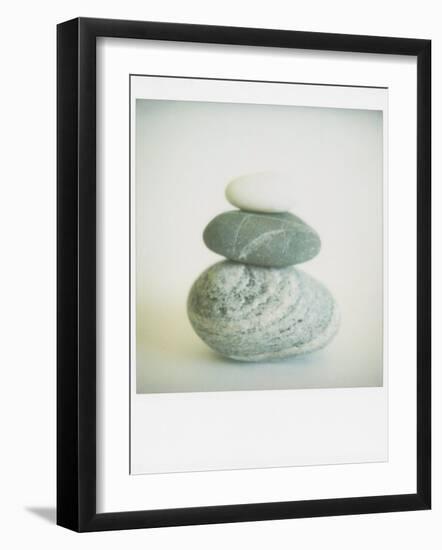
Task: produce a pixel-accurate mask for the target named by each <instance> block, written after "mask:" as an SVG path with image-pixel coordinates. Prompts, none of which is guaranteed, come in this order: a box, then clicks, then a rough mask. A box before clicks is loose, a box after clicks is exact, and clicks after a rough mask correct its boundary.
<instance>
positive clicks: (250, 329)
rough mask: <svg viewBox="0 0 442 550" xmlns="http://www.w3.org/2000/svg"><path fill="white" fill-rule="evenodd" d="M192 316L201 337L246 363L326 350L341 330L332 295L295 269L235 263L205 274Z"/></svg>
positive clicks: (196, 288) (194, 294) (191, 304)
mask: <svg viewBox="0 0 442 550" xmlns="http://www.w3.org/2000/svg"><path fill="white" fill-rule="evenodd" d="M187 312H188V316H189V319H190V322H191V324H192V326H193V328H194V330H195V331H196V333H197V334H198V335H199V336H200V338H201V339H202V340H203V341H204V342H205V343H206V344H207V345H208V346H210V347H211V348H212V349H214V350H216V351H217V352H219V353H221V354H222V355H225V356H227V357H230V358H232V359H237V360H240V361H264V360H273V359H280V358H283V357H289V356H294V355H299V354H304V353H308V352H312V351H315V350H317V349H320V348H322V347H324V346H325V345H326V344H327V343H328V342H329V341H330V340H331V339H332V338H333V336H334V335H335V333H336V331H337V329H338V326H339V312H338V309H337V306H336V303H335V301H334V299H333V297H332V295H331V294H330V292H329V291H328V290H327V289H326V288H325V287H324V286H323V285H322V284H321V283H319V282H318V281H316V280H315V279H314V278H313V277H311V276H310V275H308V274H306V273H304V272H303V271H300V270H298V269H297V268H295V267H287V268H283V269H272V268H263V267H255V266H248V265H243V264H238V263H235V262H230V261H223V262H219V263H217V264H215V265H213V266H211V267H210V268H209V269H207V270H206V271H204V272H203V273H202V274H201V275H200V277H199V278H198V279H197V280H196V281H195V283H194V284H193V286H192V289H191V291H190V294H189V298H188V302H187Z"/></svg>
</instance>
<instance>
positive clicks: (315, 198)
mask: <svg viewBox="0 0 442 550" xmlns="http://www.w3.org/2000/svg"><path fill="white" fill-rule="evenodd" d="M57 31H58V33H57V36H58V62H57V67H58V105H57V110H58V129H57V135H58V155H57V156H58V172H57V175H58V308H57V309H58V358H57V360H58V383H57V403H58V405H57V413H58V426H57V436H58V444H57V453H58V474H57V487H58V489H57V500H58V503H57V522H58V524H59V525H62V526H64V527H67V528H69V529H73V530H76V531H100V530H110V529H130V528H143V527H161V526H174V525H188V524H207V523H222V522H239V521H254V520H271V519H284V518H299V517H315V516H325V515H344V514H362V513H373V512H376V513H377V512H393V511H405V510H424V509H428V508H430V506H431V496H430V495H431V482H430V475H431V467H430V466H431V448H430V435H431V425H430V409H431V402H430V398H431V391H430V390H431V381H430V350H431V342H430V317H431V316H430V292H431V290H430V282H431V281H430V272H431V270H430V225H431V221H430V212H431V203H430V198H431V192H430V185H431V178H430V164H431V157H430V150H431V147H430V138H431V120H430V112H431V111H430V110H431V105H430V103H431V91H430V90H431V88H430V74H431V70H430V67H431V55H430V53H431V43H430V41H428V40H416V39H407V38H386V37H374V36H352V35H337V34H336V35H333V34H323V33H306V32H296V31H281V30H267V29H252V28H227V27H214V26H213V27H211V26H201V25H182V24H171V23H152V22H137V21H115V20H105V19H83V18H80V19H75V20H72V21H68V22H65V23H62V24H60V25H59V26H58V29H57Z"/></svg>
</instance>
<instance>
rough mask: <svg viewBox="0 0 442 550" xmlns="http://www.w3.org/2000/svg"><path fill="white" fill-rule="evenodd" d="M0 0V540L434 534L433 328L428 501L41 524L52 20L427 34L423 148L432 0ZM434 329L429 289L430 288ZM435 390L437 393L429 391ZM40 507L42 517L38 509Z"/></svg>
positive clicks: (350, 543)
mask: <svg viewBox="0 0 442 550" xmlns="http://www.w3.org/2000/svg"><path fill="white" fill-rule="evenodd" d="M11 6H12V5H11V4H9V5H8V10H7V11H6V10H4V12H3V16H4V18H5V20H6V21H7V22H8V24H6V25H4V28H3V32H2V35H1V40H2V54H3V55H2V67H3V72H2V76H3V79H2V80H3V82H2V84H3V85H2V88H1V92H0V93H1V94H2V101H1V102H0V105H1V120H2V126H1V129H2V144H3V155H2V164H1V171H2V178H1V181H2V191H3V194H2V200H1V201H0V205H1V212H0V223H1V232H0V235H1V239H2V260H3V261H2V268H3V269H2V272H1V277H2V285H1V297H0V298H1V300H0V303H1V312H2V317H1V318H2V328H3V330H2V336H3V338H2V348H1V355H2V361H1V366H2V372H3V377H2V384H3V385H2V389H3V392H2V399H1V400H0V407H1V415H0V418H1V429H2V454H1V455H0V456H1V458H0V461H1V465H0V476H1V477H0V480H1V487H2V491H1V497H0V499H1V504H0V506H1V510H0V513H1V517H2V530H1V533H0V540H1V542H2V543H3V544H5V545H6V547H8V548H20V547H26V545H27V546H29V545H31V544H32V545H33V546H37V547H38V546H44V547H45V548H60V547H63V548H65V549H66V548H76V547H77V546H78V545H80V544H81V546H82V548H86V549H87V548H95V547H96V546H97V544H101V545H106V547H107V548H121V546H122V545H131V547H132V548H146V547H148V545H150V547H151V548H155V549H157V548H174V547H178V546H179V547H181V548H192V549H195V548H207V547H209V546H210V547H211V548H225V547H228V546H233V547H240V546H243V545H247V546H249V547H253V548H268V547H269V546H271V547H274V548H293V546H294V545H295V544H298V545H302V547H303V548H321V547H323V546H325V545H326V546H327V547H328V548H340V549H346V548H348V549H350V548H351V549H353V548H354V547H355V545H357V547H358V548H367V549H372V548H373V547H375V546H380V547H382V548H389V547H392V546H395V547H398V548H413V547H416V546H418V545H421V546H423V547H426V548H438V547H439V546H440V538H441V535H440V522H441V521H442V501H441V490H440V487H441V476H440V469H438V468H437V465H438V464H440V463H441V458H442V455H441V451H442V447H441V441H442V440H441V424H440V416H441V413H442V405H441V404H442V401H441V399H440V387H441V381H442V379H441V376H440V372H439V371H438V365H440V363H441V347H440V342H438V341H437V339H436V338H435V343H434V365H435V367H434V369H433V371H434V381H433V387H434V395H435V397H436V399H435V405H434V425H435V429H434V463H435V464H436V469H435V472H434V489H435V491H434V492H435V494H434V506H433V508H434V509H433V511H432V512H412V513H400V514H386V515H372V516H361V517H341V518H323V519H314V520H311V519H305V520H296V521H279V522H264V523H258V524H238V525H226V526H204V527H201V526H200V527H186V528H176V529H162V530H153V531H134V532H121V533H107V534H88V535H81V536H79V535H75V534H73V533H69V532H67V531H65V530H62V529H61V528H55V527H54V525H53V519H52V518H53V515H54V514H53V507H54V504H55V437H54V434H55V397H54V396H55V24H56V23H57V22H60V21H62V20H65V19H68V18H71V17H75V16H77V15H87V16H96V17H115V18H127V19H130V18H132V19H153V20H163V21H167V20H169V21H178V22H199V23H211V24H224V25H239V26H240V25H243V26H256V27H274V28H292V29H298V30H312V31H324V32H326V31H331V32H342V33H361V34H362V33H365V34H377V35H383V34H385V35H391V36H410V37H412V36H415V37H423V38H433V58H435V60H436V61H435V63H434V69H433V70H434V73H433V81H434V87H433V90H434V97H435V98H436V101H435V105H434V106H433V120H434V133H433V137H434V142H433V149H434V151H436V152H437V151H440V149H441V147H442V140H441V133H440V132H441V124H440V123H441V120H440V115H441V111H440V103H439V104H438V103H437V97H438V96H439V97H440V96H441V95H442V89H441V84H442V82H441V76H442V72H441V69H440V56H441V53H442V37H441V30H442V28H441V23H440V21H441V18H440V14H439V13H438V7H437V6H438V4H437V3H436V2H429V1H422V2H420V3H419V5H418V6H417V5H416V3H415V2H401V3H394V4H393V3H391V4H386V3H385V2H382V1H377V0H373V1H372V2H370V4H369V5H367V4H361V3H356V2H351V1H339V0H337V1H335V2H326V1H322V2H320V1H316V2H315V1H312V2H311V3H309V4H305V3H302V4H299V5H297V4H295V3H287V2H283V1H278V0H275V1H274V2H272V3H271V5H269V4H265V5H263V6H262V7H261V6H260V5H259V4H257V3H256V2H245V1H243V2H241V1H238V0H237V1H233V2H228V1H227V0H225V1H224V2H222V3H220V4H219V6H218V5H214V4H213V3H207V2H197V1H192V0H188V1H187V2H178V1H174V2H172V1H170V0H169V1H168V0H164V1H163V2H162V3H161V4H160V3H156V4H155V3H137V2H131V1H130V0H127V1H126V2H124V4H122V3H121V2H104V1H103V2H98V1H88V2H85V1H83V0H78V1H76V2H75V3H73V2H65V3H64V4H61V3H60V4H55V3H54V4H51V3H49V2H39V3H35V4H33V3H31V2H25V3H21V4H16V5H15V6H14V7H11ZM441 175H442V174H441V161H440V158H437V156H436V155H435V158H434V171H433V178H434V181H435V182H436V185H435V186H434V197H433V205H434V206H433V210H434V212H435V213H437V212H438V211H440V207H441V194H440V189H438V186H437V182H438V181H440V178H441ZM441 229H442V227H441V221H440V217H439V219H437V218H436V216H435V222H434V233H435V239H434V265H435V272H434V275H433V278H434V280H437V279H440V278H441V276H442V273H441V246H440V244H441V243H440V241H439V239H438V238H436V237H438V236H439V235H440V232H441ZM434 294H435V301H434V310H435V311H434V321H435V322H434V335H435V336H436V335H438V334H440V330H441V326H440V321H441V318H440V313H441V306H442V302H441V294H440V288H435V292H434ZM438 394H439V395H438ZM48 518H50V520H51V521H47V519H48Z"/></svg>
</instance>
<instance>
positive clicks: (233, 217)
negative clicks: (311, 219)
mask: <svg viewBox="0 0 442 550" xmlns="http://www.w3.org/2000/svg"><path fill="white" fill-rule="evenodd" d="M203 239H204V242H205V244H206V246H207V247H208V248H210V250H212V251H213V252H216V253H217V254H221V255H222V256H224V257H225V258H228V259H229V260H234V261H237V262H242V263H246V264H250V265H258V266H263V267H287V266H289V265H294V264H299V263H302V262H306V261H307V260H311V259H312V258H313V257H315V256H316V255H317V254H318V252H319V250H320V248H321V241H320V239H319V236H318V234H317V233H316V231H314V230H313V229H312V228H311V227H310V226H308V225H307V224H306V223H305V222H303V221H302V220H301V219H300V218H298V217H297V216H294V215H293V214H290V213H289V212H285V213H283V214H255V213H253V212H243V211H242V210H232V211H230V212H224V213H223V214H219V215H218V216H216V217H215V218H214V219H213V220H212V221H211V222H210V223H209V224H208V225H207V227H206V229H205V230H204V233H203Z"/></svg>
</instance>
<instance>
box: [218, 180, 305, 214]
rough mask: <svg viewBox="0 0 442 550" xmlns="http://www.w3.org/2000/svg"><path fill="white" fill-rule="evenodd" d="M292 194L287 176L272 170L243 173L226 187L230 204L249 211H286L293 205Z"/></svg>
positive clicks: (292, 188)
mask: <svg viewBox="0 0 442 550" xmlns="http://www.w3.org/2000/svg"><path fill="white" fill-rule="evenodd" d="M294 194H295V189H294V186H293V184H292V183H291V182H290V181H289V180H288V178H287V176H283V175H281V174H276V173H272V172H259V173H256V174H245V175H243V176H239V177H238V178H235V179H234V180H232V181H231V182H230V183H229V184H228V185H227V187H226V198H227V200H228V201H229V202H230V204H232V205H233V206H236V207H237V208H241V209H242V210H249V211H251V212H267V213H271V212H287V210H290V208H291V207H292V206H293V203H294Z"/></svg>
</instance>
